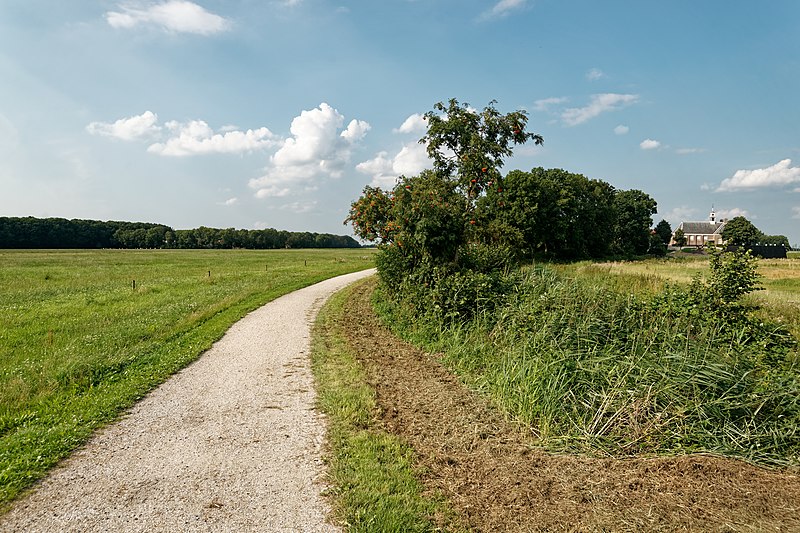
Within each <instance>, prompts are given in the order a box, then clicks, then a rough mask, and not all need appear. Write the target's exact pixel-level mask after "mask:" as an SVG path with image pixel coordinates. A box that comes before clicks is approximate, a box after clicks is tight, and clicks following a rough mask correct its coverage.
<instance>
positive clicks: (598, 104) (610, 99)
mask: <svg viewBox="0 0 800 533" xmlns="http://www.w3.org/2000/svg"><path fill="white" fill-rule="evenodd" d="M638 100H639V95H637V94H616V93H604V94H593V95H592V97H591V99H590V101H589V104H588V105H586V106H584V107H571V108H569V109H565V110H564V112H563V113H562V114H561V118H562V120H563V121H564V123H565V124H567V125H568V126H577V125H578V124H583V123H584V122H586V121H587V120H590V119H593V118H595V117H596V116H598V115H601V114H603V113H606V112H608V111H616V110H618V109H621V108H623V107H625V106H628V105H631V104H633V103H635V102H636V101H638Z"/></svg>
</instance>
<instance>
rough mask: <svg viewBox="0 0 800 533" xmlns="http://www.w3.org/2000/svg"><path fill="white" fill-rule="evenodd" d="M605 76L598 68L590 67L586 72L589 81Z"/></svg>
mask: <svg viewBox="0 0 800 533" xmlns="http://www.w3.org/2000/svg"><path fill="white" fill-rule="evenodd" d="M605 76H606V75H605V73H604V72H603V71H602V70H600V69H599V68H593V69H590V70H589V71H588V72H587V73H586V79H587V80H589V81H596V80H599V79H600V78H604V77H605Z"/></svg>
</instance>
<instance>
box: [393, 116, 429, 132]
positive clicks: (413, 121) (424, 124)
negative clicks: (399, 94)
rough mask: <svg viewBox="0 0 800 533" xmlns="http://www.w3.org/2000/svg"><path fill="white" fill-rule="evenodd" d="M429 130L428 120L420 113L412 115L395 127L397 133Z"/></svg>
mask: <svg viewBox="0 0 800 533" xmlns="http://www.w3.org/2000/svg"><path fill="white" fill-rule="evenodd" d="M427 130H428V121H427V120H425V117H424V116H422V115H421V114H419V113H414V114H413V115H410V116H409V117H408V118H407V119H405V120H404V121H403V123H402V124H400V127H399V128H397V129H395V130H394V132H395V133H424V132H426V131H427Z"/></svg>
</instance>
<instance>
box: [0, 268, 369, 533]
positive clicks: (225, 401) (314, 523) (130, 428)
mask: <svg viewBox="0 0 800 533" xmlns="http://www.w3.org/2000/svg"><path fill="white" fill-rule="evenodd" d="M370 273H372V271H364V272H358V273H354V274H348V275H345V276H340V277H337V278H334V279H331V280H327V281H324V282H322V283H318V284H316V285H314V286H312V287H308V288H306V289H302V290H300V291H296V292H294V293H291V294H288V295H286V296H284V297H282V298H279V299H277V300H275V301H273V302H271V303H269V304H267V305H266V306H264V307H262V308H260V309H258V310H256V311H254V312H253V313H250V314H249V315H248V316H247V317H245V318H244V319H242V320H241V321H239V322H238V323H236V324H235V325H234V326H233V327H232V328H231V329H230V330H229V331H228V332H227V333H226V334H225V336H224V337H223V338H222V339H221V340H220V341H219V342H217V343H216V344H215V345H214V346H213V347H212V348H211V349H210V350H209V351H208V352H206V353H205V354H204V355H203V356H202V357H201V358H200V359H199V360H198V361H196V362H195V363H194V364H192V365H190V366H189V367H187V368H186V369H184V370H183V371H181V372H179V373H178V374H176V375H175V376H173V377H172V378H171V379H170V380H169V381H167V382H166V383H164V384H163V385H162V386H161V387H159V388H158V389H157V390H155V391H154V392H152V393H151V394H150V395H148V396H147V397H146V398H145V399H144V400H142V401H141V402H140V403H138V404H137V405H136V406H135V407H134V408H133V409H132V410H131V411H130V413H129V414H127V415H126V416H125V417H124V418H123V419H122V420H120V421H119V422H117V423H115V424H112V425H111V426H109V427H107V428H106V429H104V430H102V431H101V432H99V433H98V434H97V435H96V436H95V437H94V438H92V440H91V441H90V442H89V443H88V444H87V445H86V446H85V447H83V448H82V449H81V450H79V451H78V452H77V453H75V454H74V455H73V456H72V457H71V458H70V459H69V460H67V461H65V462H64V463H63V464H62V465H61V466H59V467H58V468H57V469H56V470H55V471H54V472H53V473H52V474H51V475H50V476H48V477H47V478H46V479H45V480H44V481H43V482H42V483H40V484H39V485H38V486H37V487H36V488H35V490H34V491H33V492H32V493H31V494H29V495H28V496H27V497H25V498H23V499H22V500H20V501H18V502H17V503H16V504H15V505H14V507H13V508H12V509H11V510H10V511H9V512H8V513H7V514H6V515H4V516H2V517H0V531H4V532H6V531H9V532H10V531H14V532H23V531H24V532H36V531H42V532H44V531H48V532H50V531H81V532H86V531H137V532H138V531H141V532H151V531H337V530H338V529H337V528H335V527H334V526H333V525H331V524H330V523H328V522H327V521H326V518H327V512H328V510H327V509H326V507H325V504H324V501H323V500H322V499H321V498H320V492H321V490H322V489H323V488H324V487H323V486H322V484H321V483H320V482H319V478H320V477H321V475H322V463H321V459H320V456H321V446H322V444H323V439H324V424H323V423H322V421H321V420H320V418H319V415H318V414H317V413H316V412H315V411H314V407H313V406H314V401H315V393H314V389H313V378H312V376H311V371H310V368H309V363H308V346H309V326H310V323H311V321H313V318H314V316H315V315H316V312H317V310H318V309H319V307H320V306H321V304H322V302H323V301H324V300H325V299H326V298H327V297H328V296H329V295H330V294H332V293H333V292H335V291H336V290H338V289H339V288H342V287H344V286H345V285H347V284H349V283H351V282H352V281H355V280H356V279H359V278H361V277H364V276H365V275H369V274H370Z"/></svg>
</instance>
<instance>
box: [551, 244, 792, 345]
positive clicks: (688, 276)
mask: <svg viewBox="0 0 800 533" xmlns="http://www.w3.org/2000/svg"><path fill="white" fill-rule="evenodd" d="M562 270H563V271H566V272H569V271H573V272H582V273H590V272H591V271H594V272H597V273H602V272H608V273H612V274H617V275H619V276H620V278H621V279H620V282H621V284H623V285H624V284H635V285H642V284H648V283H649V284H650V285H652V286H653V288H658V287H660V285H661V284H662V283H663V280H665V279H667V280H672V281H677V282H680V283H690V282H691V281H692V279H693V278H694V277H695V276H697V275H700V276H706V275H707V274H708V258H707V257H705V256H698V257H696V258H680V259H651V260H647V261H628V262H614V263H597V264H592V263H577V264H575V265H569V266H565V267H563V268H562ZM758 273H759V274H760V275H761V280H760V282H761V285H762V286H763V287H764V290H762V291H757V292H755V293H753V294H752V295H751V296H750V298H751V300H752V301H754V302H755V303H757V304H758V305H761V306H762V307H763V311H762V312H763V313H765V314H768V315H769V316H770V317H772V318H773V319H777V320H779V321H781V322H783V323H784V324H785V325H786V326H787V327H788V328H789V329H790V330H791V331H792V333H793V334H794V335H795V336H796V337H798V338H800V257H798V258H794V259H791V258H790V259H762V260H759V262H758Z"/></svg>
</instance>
